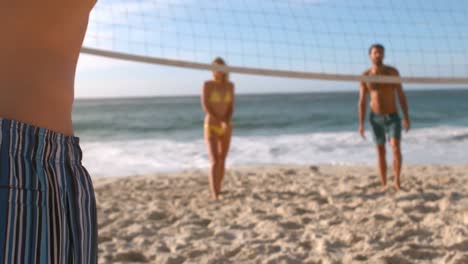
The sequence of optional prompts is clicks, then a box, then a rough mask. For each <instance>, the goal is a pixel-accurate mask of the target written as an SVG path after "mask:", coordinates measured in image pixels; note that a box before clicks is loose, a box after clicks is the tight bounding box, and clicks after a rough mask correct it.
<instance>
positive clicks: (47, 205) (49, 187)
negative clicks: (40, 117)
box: [0, 119, 97, 264]
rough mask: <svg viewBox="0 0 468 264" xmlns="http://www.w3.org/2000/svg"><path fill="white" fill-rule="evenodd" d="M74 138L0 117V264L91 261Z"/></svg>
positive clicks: (83, 177)
mask: <svg viewBox="0 0 468 264" xmlns="http://www.w3.org/2000/svg"><path fill="white" fill-rule="evenodd" d="M81 157H82V153H81V149H80V146H79V139H78V138H76V137H71V136H64V135H62V134H59V133H56V132H52V131H50V130H47V129H43V128H37V127H34V126H31V125H28V124H24V123H21V122H18V121H11V120H6V119H0V263H25V264H33V263H34V264H36V263H40V264H51V263H74V264H87V263H97V221H96V200H95V196H94V190H93V186H92V182H91V178H90V176H89V174H88V172H87V171H86V169H85V168H84V167H83V165H82V164H81Z"/></svg>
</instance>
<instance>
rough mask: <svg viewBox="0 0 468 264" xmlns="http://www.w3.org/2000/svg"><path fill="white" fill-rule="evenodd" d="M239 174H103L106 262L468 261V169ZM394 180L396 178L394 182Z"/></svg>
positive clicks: (99, 186) (266, 169)
mask: <svg viewBox="0 0 468 264" xmlns="http://www.w3.org/2000/svg"><path fill="white" fill-rule="evenodd" d="M377 175H378V174H377V171H376V169H375V168H374V167H368V166H331V165H324V166H255V167H241V168H233V169H230V170H229V171H228V173H227V175H226V181H225V184H224V192H223V193H222V196H221V200H220V201H212V200H210V199H209V197H210V196H209V192H208V179H207V175H206V171H204V170H193V171H185V172H180V173H173V174H159V175H151V176H132V177H125V178H98V179H94V184H95V189H96V196H97V201H98V221H99V263H323V264H324V263H398V264H405V263H452V264H462V263H468V165H428V166H423V165H418V166H405V167H404V169H403V175H402V187H403V190H402V191H401V192H398V193H396V192H395V191H394V189H393V187H392V186H391V185H389V186H388V187H387V189H386V190H385V191H382V190H381V188H380V186H379V179H378V176H377ZM392 177H393V173H392V172H390V173H389V183H392V181H391V179H392Z"/></svg>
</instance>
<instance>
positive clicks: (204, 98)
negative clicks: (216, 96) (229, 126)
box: [201, 82, 222, 120]
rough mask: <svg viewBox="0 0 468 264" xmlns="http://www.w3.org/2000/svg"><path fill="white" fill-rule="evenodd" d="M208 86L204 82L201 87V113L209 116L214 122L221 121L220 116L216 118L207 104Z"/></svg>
mask: <svg viewBox="0 0 468 264" xmlns="http://www.w3.org/2000/svg"><path fill="white" fill-rule="evenodd" d="M209 87H210V86H209V84H208V82H205V83H204V85H203V91H202V96H201V105H202V108H203V111H204V112H205V113H206V114H207V115H209V116H211V117H212V118H214V119H216V120H222V118H221V117H220V116H218V115H217V114H216V113H215V112H214V111H213V109H212V108H211V106H210V104H209V102H208V89H209Z"/></svg>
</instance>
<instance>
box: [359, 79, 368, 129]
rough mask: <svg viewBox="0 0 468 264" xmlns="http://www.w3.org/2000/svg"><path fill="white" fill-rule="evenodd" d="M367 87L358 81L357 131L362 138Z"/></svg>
mask: <svg viewBox="0 0 468 264" xmlns="http://www.w3.org/2000/svg"><path fill="white" fill-rule="evenodd" d="M367 93H368V91H367V88H366V85H365V84H364V82H361V83H360V92H359V103H358V111H359V133H360V134H361V136H362V137H363V138H365V135H364V118H365V116H366V106H367Z"/></svg>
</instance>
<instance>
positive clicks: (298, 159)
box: [82, 127, 468, 176]
mask: <svg viewBox="0 0 468 264" xmlns="http://www.w3.org/2000/svg"><path fill="white" fill-rule="evenodd" d="M369 132H370V131H368V133H367V137H368V139H367V140H362V139H361V138H360V136H359V135H358V134H357V132H342V133H310V134H300V135H282V136H255V137H236V136H235V137H234V138H233V142H232V144H231V150H230V153H229V157H228V166H235V165H247V164H323V163H332V164H356V163H359V164H361V163H363V164H374V163H375V159H376V158H375V148H374V145H373V143H372V138H371V134H370V133H369ZM403 137H404V138H403V143H402V149H403V155H404V160H405V162H406V163H409V164H420V163H433V164H440V163H467V162H468V128H466V127H465V128H464V127H435V128H426V129H417V130H413V131H410V133H408V134H404V135H403ZM82 148H83V152H84V160H83V163H84V164H85V166H86V167H87V168H88V170H89V171H90V173H91V174H92V175H93V176H126V175H141V174H150V173H155V172H161V171H174V170H183V169H192V168H206V167H207V166H208V165H209V159H208V155H207V151H206V147H205V143H204V141H203V140H201V139H200V140H195V141H181V142H177V141H173V140H161V139H154V140H151V139H150V140H129V141H112V142H108V141H107V142H86V141H83V142H82ZM387 159H388V160H390V159H391V152H388V155H387Z"/></svg>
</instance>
